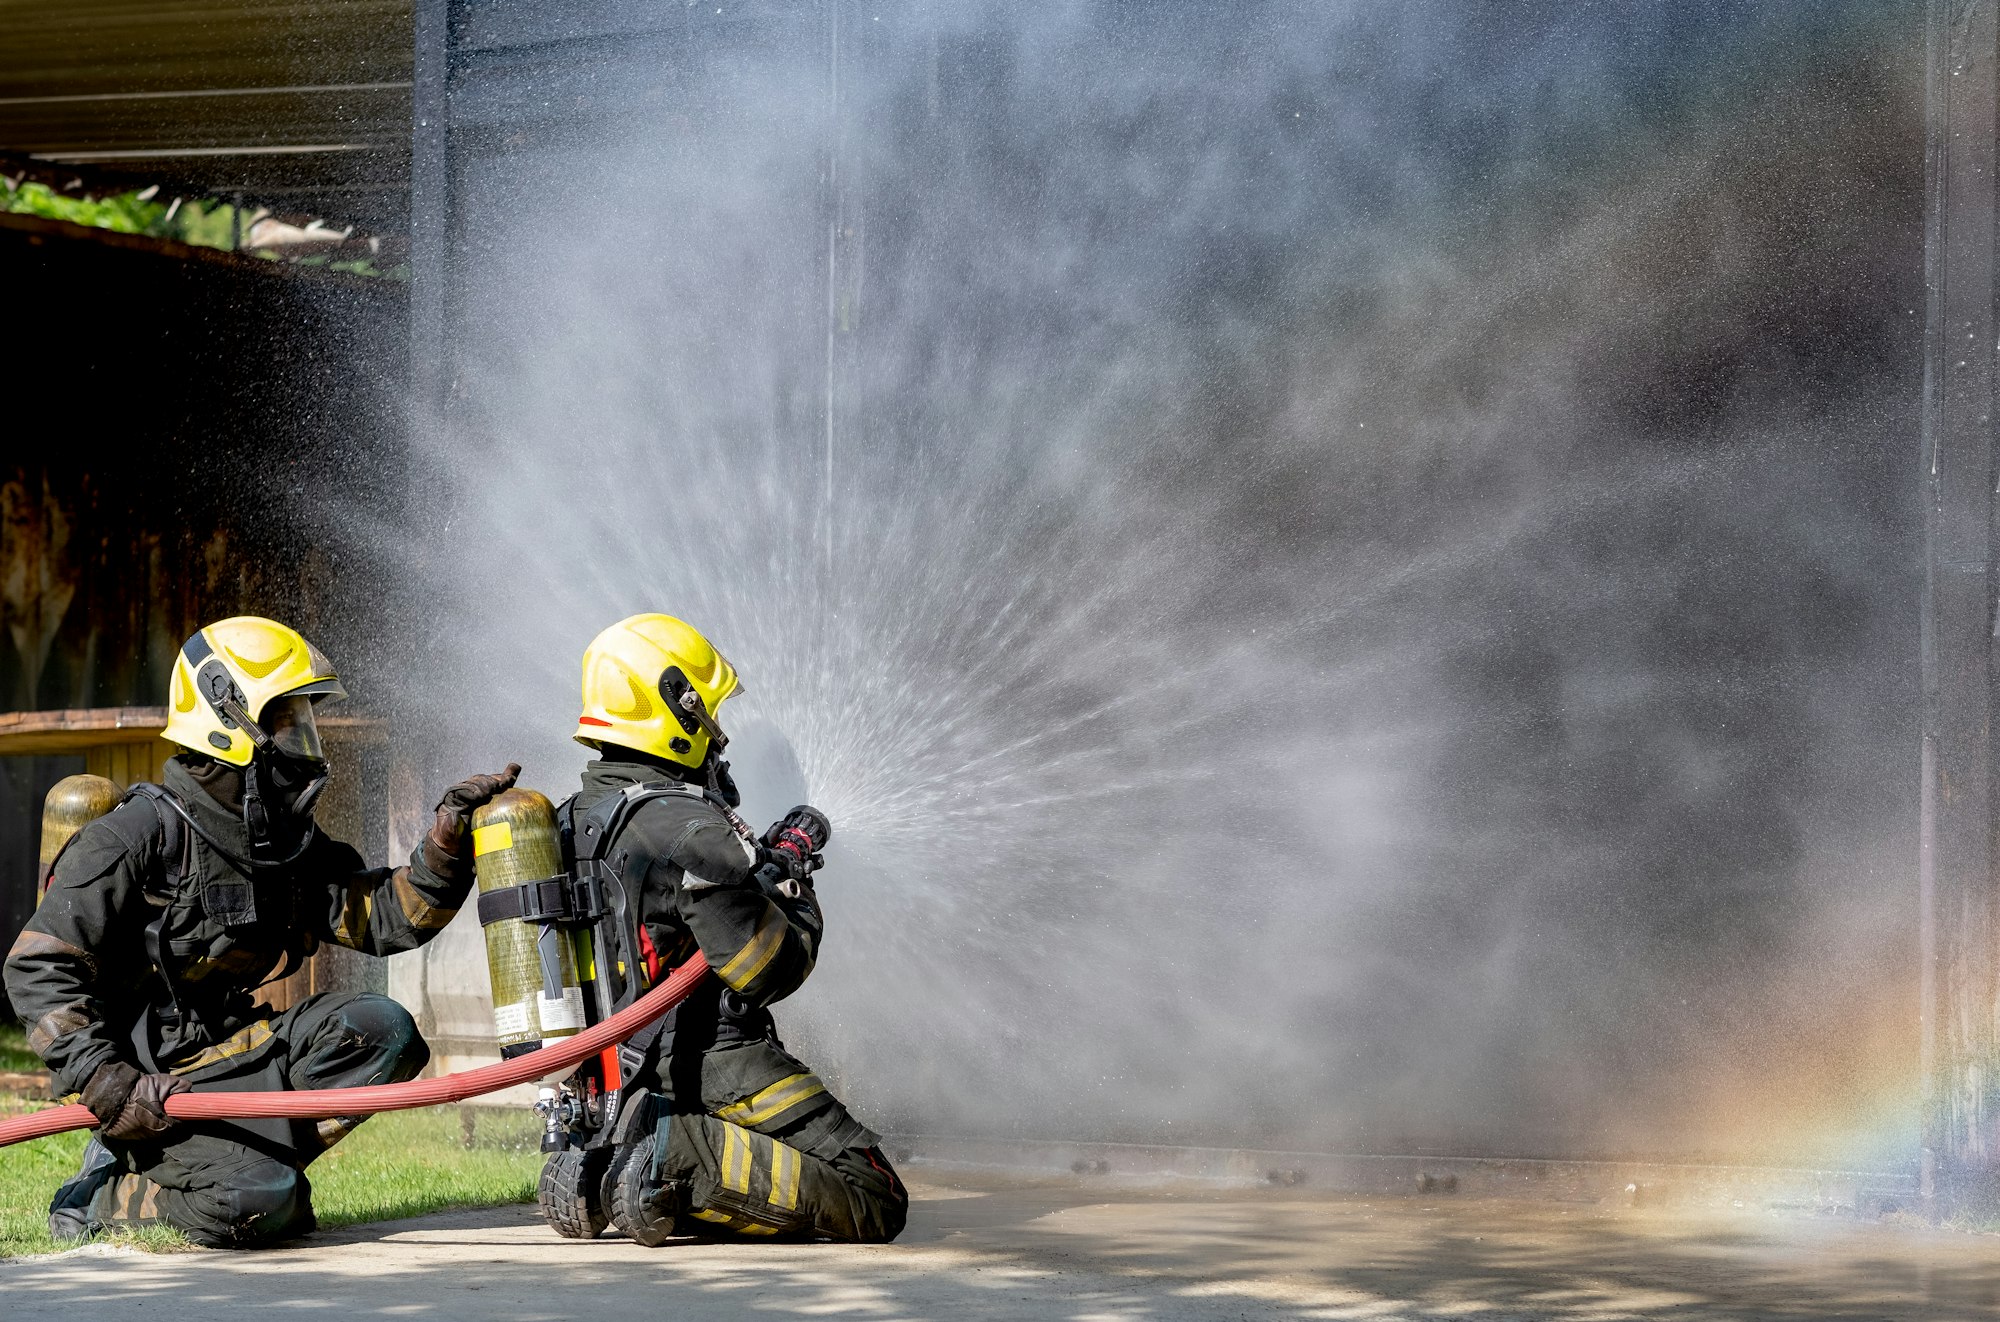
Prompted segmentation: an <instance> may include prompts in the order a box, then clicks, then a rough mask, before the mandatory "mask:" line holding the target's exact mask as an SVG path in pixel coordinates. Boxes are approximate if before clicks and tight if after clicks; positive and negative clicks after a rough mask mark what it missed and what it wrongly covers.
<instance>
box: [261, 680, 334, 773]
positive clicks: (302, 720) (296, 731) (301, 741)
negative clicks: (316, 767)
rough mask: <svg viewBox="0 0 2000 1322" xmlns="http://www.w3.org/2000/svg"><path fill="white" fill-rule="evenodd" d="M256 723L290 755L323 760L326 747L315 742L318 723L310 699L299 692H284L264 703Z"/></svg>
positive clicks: (273, 741) (316, 740) (317, 733)
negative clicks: (314, 717)
mask: <svg viewBox="0 0 2000 1322" xmlns="http://www.w3.org/2000/svg"><path fill="white" fill-rule="evenodd" d="M257 723H258V724H259V725H261V726H263V727H264V733H265V734H268V735H270V736H271V742H272V743H274V744H276V745H277V746H278V747H279V748H281V749H283V750H284V751H285V752H287V753H290V754H291V755H292V756H293V757H303V758H310V759H311V760H312V761H314V762H324V761H326V748H325V746H324V745H322V744H321V743H320V741H319V725H318V724H317V723H316V722H315V721H314V720H313V700H312V699H311V698H310V697H308V696H307V695H305V694H303V693H287V694H285V695H284V696H283V697H278V698H273V699H271V700H270V701H269V702H267V703H265V704H264V714H263V715H262V716H260V717H259V718H258V720H257Z"/></svg>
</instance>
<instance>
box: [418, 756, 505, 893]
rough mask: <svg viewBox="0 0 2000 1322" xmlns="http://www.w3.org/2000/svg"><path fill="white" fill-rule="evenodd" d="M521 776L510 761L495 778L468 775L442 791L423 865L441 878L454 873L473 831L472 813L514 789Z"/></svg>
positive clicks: (427, 837)
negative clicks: (517, 779) (516, 780)
mask: <svg viewBox="0 0 2000 1322" xmlns="http://www.w3.org/2000/svg"><path fill="white" fill-rule="evenodd" d="M520 774H521V764H520V763H519V762H509V763H508V764H507V769H506V770H505V771H503V772H501V773H500V774H499V775H497V776H467V777H466V778H465V779H464V780H461V781H459V782H458V784H456V785H453V786H452V787H451V788H450V789H448V790H446V791H445V792H444V797H443V798H441V799H439V800H438V805H437V816H436V817H435V818H434V819H433V820H432V822H431V829H430V834H428V835H426V836H425V837H424V866H425V867H427V868H429V869H430V870H431V871H433V872H435V873H437V874H438V875H439V876H440V877H450V876H454V875H456V873H457V870H458V865H459V864H460V863H461V862H463V861H464V853H465V838H466V836H467V835H468V834H470V833H471V830H472V810H473V809H474V808H477V807H478V806H479V805H480V804H482V803H485V802H486V801H487V800H488V799H491V798H492V797H493V796H494V795H496V794H499V793H502V792H504V791H506V790H509V789H512V788H513V787H514V778H515V777H516V776H519V775H520Z"/></svg>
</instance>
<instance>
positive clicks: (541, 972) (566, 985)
mask: <svg viewBox="0 0 2000 1322" xmlns="http://www.w3.org/2000/svg"><path fill="white" fill-rule="evenodd" d="M472 862H473V871H474V874H475V875H476V876H477V878H478V882H479V893H480V895H481V896H482V903H481V914H480V920H481V922H482V923H484V925H485V928H486V971H487V975H488V976H489V977H490V978H491V979H492V982H493V1027H494V1030H495V1031H496V1032H497V1033H498V1034H499V1037H500V1052H501V1054H502V1055H504V1056H517V1055H519V1054H521V1053H522V1052H524V1051H531V1050H533V1049H534V1048H536V1047H538V1046H540V1045H541V1044H542V1043H543V1042H544V1041H546V1040H548V1039H550V1038H559V1037H570V1036H573V1035H574V1034H576V1033H578V1032H580V1031H581V1030H582V1029H583V1027H584V1010H583V987H582V983H581V982H580V980H579V979H578V977H577V968H576V953H575V950H574V947H573V943H572V941H571V937H570V934H569V933H568V932H566V931H564V930H562V929H561V928H557V927H553V926H549V925H546V924H542V923H534V922H529V921H527V920H525V919H523V918H518V917H502V918H497V919H494V920H492V921H488V920H487V916H486V905H487V904H488V903H490V901H487V900H485V899H484V898H483V897H485V896H487V895H488V893H489V892H496V891H505V890H510V889H512V888H514V887H518V886H521V885H522V884H523V883H527V882H537V881H546V880H550V879H554V878H558V877H560V876H561V875H562V870H563V867H562V842H561V839H560V837H559V836H558V835H557V833H556V813H555V806H554V805H553V804H551V803H550V802H549V801H548V799H547V798H546V797H544V796H543V795H541V794H538V793H536V792H535V791H534V790H530V789H518V788H517V789H511V790H508V791H507V792H505V793H504V794H500V795H497V796H495V797H494V798H493V800H492V801H491V802H489V803H486V804H483V805H481V806H480V807H478V808H475V809H474V810H473V813H472ZM515 912H520V909H519V908H516V909H515ZM551 983H553V984H554V987H555V992H556V994H555V995H554V996H551V995H549V994H548V990H549V987H550V984H551Z"/></svg>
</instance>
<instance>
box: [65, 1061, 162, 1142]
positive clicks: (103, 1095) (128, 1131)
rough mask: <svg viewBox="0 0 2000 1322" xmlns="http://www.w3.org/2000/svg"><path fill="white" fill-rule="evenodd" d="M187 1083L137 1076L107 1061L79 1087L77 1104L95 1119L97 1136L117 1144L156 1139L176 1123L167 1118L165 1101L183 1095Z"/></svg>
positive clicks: (119, 1063) (127, 1067) (130, 1068)
mask: <svg viewBox="0 0 2000 1322" xmlns="http://www.w3.org/2000/svg"><path fill="white" fill-rule="evenodd" d="M187 1086H188V1082H187V1080H186V1079H183V1078H180V1077H178V1076H177V1075H173V1074H141V1073H139V1071H138V1070H137V1069H136V1068H134V1067H133V1066H131V1065H128V1064H126V1063H125V1062H124V1061H122V1060H107V1061H105V1062H104V1063H103V1064H102V1065H99V1066H98V1067H97V1071H96V1073H94V1074H92V1075H91V1076H90V1081H89V1082H88V1083H86V1084H84V1085H83V1093H82V1096H81V1098H80V1100H81V1101H82V1102H83V1104H84V1105H85V1106H87V1107H89V1108H90V1113H91V1114H92V1115H94V1116H96V1117H97V1128H98V1132H99V1133H101V1134H103V1135H104V1137H106V1138H108V1139H113V1140H115V1141H117V1142H120V1143H144V1142H148V1141H150V1140H152V1139H156V1138H159V1137H160V1136H161V1135H163V1134H165V1133H166V1132H167V1131H168V1130H170V1129H172V1128H173V1127H174V1126H175V1125H176V1124H177V1123H179V1122H178V1121H176V1120H174V1119H173V1118H172V1117H171V1116H169V1115H168V1114H167V1098H169V1097H171V1096H173V1095H174V1094H175V1093H177V1092H186V1091H187Z"/></svg>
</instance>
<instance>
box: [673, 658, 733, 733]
mask: <svg viewBox="0 0 2000 1322" xmlns="http://www.w3.org/2000/svg"><path fill="white" fill-rule="evenodd" d="M660 696H661V697H662V698H664V699H666V702H667V707H668V709H669V710H671V711H672V712H673V714H674V719H675V720H677V721H679V722H680V726H681V729H683V730H685V731H687V732H688V733H689V734H693V733H694V732H695V731H696V730H701V731H703V732H704V733H706V734H707V735H708V742H709V746H710V747H711V748H712V749H714V751H715V752H717V753H720V752H721V751H722V750H723V749H725V748H727V747H729V736H728V735H726V734H724V733H723V732H722V727H721V726H720V725H717V724H716V723H715V717H713V716H711V715H710V714H709V711H708V704H707V703H705V702H703V701H702V700H701V694H699V693H697V692H696V691H695V687H694V685H692V684H690V683H689V682H688V677H687V676H686V675H685V674H683V673H681V668H680V667H679V666H668V667H667V668H666V670H665V671H663V672H662V673H661V675H660Z"/></svg>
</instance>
